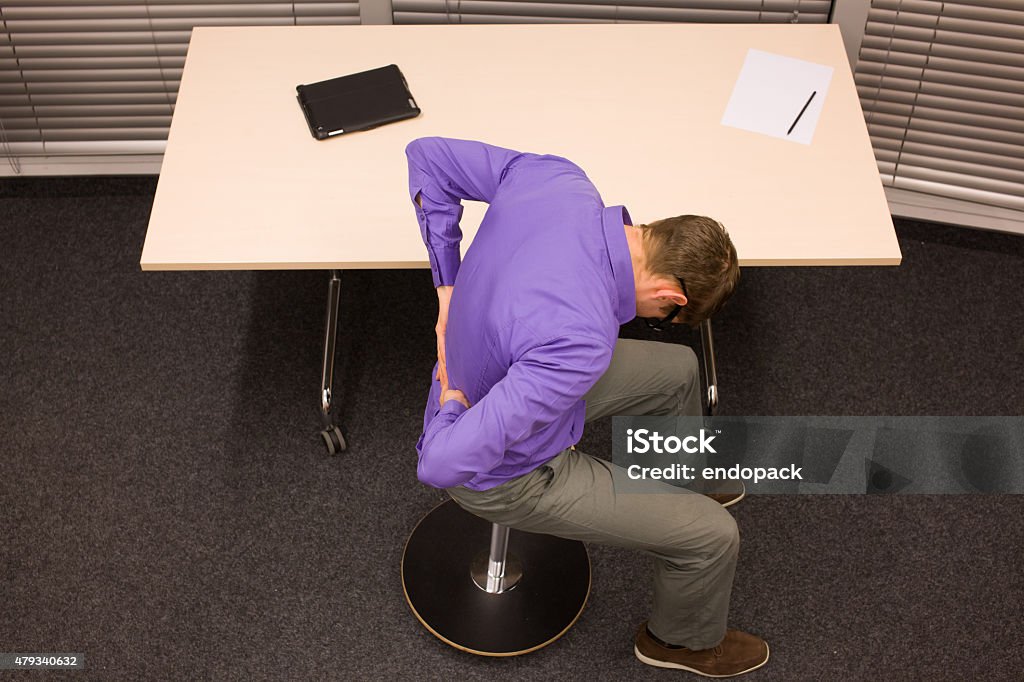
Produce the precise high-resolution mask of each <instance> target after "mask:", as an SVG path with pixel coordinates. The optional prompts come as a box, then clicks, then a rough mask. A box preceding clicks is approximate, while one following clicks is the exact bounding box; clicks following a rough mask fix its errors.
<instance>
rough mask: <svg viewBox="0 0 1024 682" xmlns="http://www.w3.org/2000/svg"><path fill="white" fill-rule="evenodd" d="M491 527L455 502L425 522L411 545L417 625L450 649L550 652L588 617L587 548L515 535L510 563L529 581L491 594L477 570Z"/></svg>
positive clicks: (406, 565)
mask: <svg viewBox="0 0 1024 682" xmlns="http://www.w3.org/2000/svg"><path fill="white" fill-rule="evenodd" d="M491 529H492V524H491V523H489V522H487V521H485V520H483V519H481V518H479V517H476V516H474V515H472V514H470V513H469V512H467V511H465V510H463V509H462V508H461V507H459V506H458V505H457V504H456V503H455V502H454V501H452V500H449V501H447V502H445V503H443V504H441V505H439V506H437V507H435V508H434V509H433V510H432V511H431V512H429V513H428V514H427V515H426V516H424V517H423V519H422V520H420V522H419V524H417V526H416V528H415V529H413V532H412V535H411V536H410V537H409V541H408V542H407V543H406V545H405V552H404V554H403V556H402V585H403V588H404V590H405V598H406V600H407V601H408V602H409V606H410V607H411V608H412V612H413V614H414V615H415V616H416V618H417V619H419V621H420V622H421V623H423V625H424V626H425V627H426V628H427V630H429V631H430V632H431V633H433V634H434V635H435V636H436V637H438V638H439V639H440V640H441V641H443V642H445V643H446V644H450V645H451V646H453V647H455V648H457V649H461V650H463V651H468V652H470V653H474V654H479V655H482V656H517V655H519V654H525V653H529V652H531V651H535V650H537V649H540V648H542V647H545V646H547V645H548V644H551V643H552V642H554V641H555V640H556V639H558V638H559V637H561V636H562V635H563V634H565V633H566V631H568V629H569V628H570V627H572V625H573V624H574V623H575V622H576V620H577V619H578V618H579V617H580V614H581V613H582V612H583V607H584V605H585V604H586V602H587V596H588V595H589V594H590V557H589V556H588V555H587V550H586V547H584V545H583V543H582V542H577V541H575V540H564V539H562V538H557V537H554V536H551V535H541V534H537V533H524V532H520V531H513V532H512V533H511V535H510V539H509V544H508V555H509V559H510V563H516V564H517V566H520V567H521V568H522V578H521V579H520V580H519V582H518V583H516V584H515V586H514V587H513V588H512V589H510V590H508V591H507V592H501V593H498V594H490V593H488V592H486V591H484V590H483V589H481V588H480V587H478V586H477V584H476V583H475V582H474V581H473V578H472V575H471V573H470V566H471V565H472V564H473V561H474V559H477V560H478V561H479V558H480V557H479V555H480V554H481V552H483V553H484V555H485V556H484V558H486V554H487V550H488V539H489V537H490V535H491Z"/></svg>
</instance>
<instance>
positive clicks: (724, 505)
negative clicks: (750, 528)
mask: <svg viewBox="0 0 1024 682" xmlns="http://www.w3.org/2000/svg"><path fill="white" fill-rule="evenodd" d="M746 496H747V486H743V492H741V493H740V496H739V497H737V498H736V499H735V500H729V501H728V502H726V503H725V504H723V505H722V508H723V509H728V508H729V507H731V506H733V505H734V504H736V503H737V502H739V501H740V500H742V499H743V498H744V497H746Z"/></svg>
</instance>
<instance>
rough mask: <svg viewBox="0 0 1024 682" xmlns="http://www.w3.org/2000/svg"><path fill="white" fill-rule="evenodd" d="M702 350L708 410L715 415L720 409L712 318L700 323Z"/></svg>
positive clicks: (709, 413) (711, 414)
mask: <svg viewBox="0 0 1024 682" xmlns="http://www.w3.org/2000/svg"><path fill="white" fill-rule="evenodd" d="M700 350H701V355H702V356H703V357H704V377H705V378H706V379H707V382H708V390H707V394H706V396H705V397H706V398H707V411H708V416H709V417H713V416H715V413H716V412H717V411H718V372H717V370H716V369H715V339H714V337H713V336H712V335H711V320H704V321H703V322H701V323H700Z"/></svg>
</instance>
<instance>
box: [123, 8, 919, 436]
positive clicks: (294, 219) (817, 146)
mask: <svg viewBox="0 0 1024 682" xmlns="http://www.w3.org/2000/svg"><path fill="white" fill-rule="evenodd" d="M749 48H757V49H760V50H764V51H768V52H773V53H777V54H782V55H787V56H791V57H797V58H801V59H805V60H808V61H812V62H817V63H820V64H826V65H831V66H833V67H834V75H833V78H832V83H831V87H830V89H829V90H828V93H827V96H826V97H825V98H824V100H823V102H821V106H822V107H823V110H822V113H821V118H820V122H819V124H818V127H817V130H816V133H815V136H814V140H813V143H812V144H810V145H803V144H797V143H794V142H790V141H786V140H781V139H776V138H772V137H767V136H763V135H759V134H755V133H751V132H748V131H744V130H739V129H736V128H730V127H725V126H723V125H721V124H720V121H721V118H722V113H723V111H724V109H725V106H726V103H727V102H728V100H729V97H730V94H731V92H732V88H733V85H734V83H735V81H736V78H737V75H738V74H739V71H740V67H741V65H742V63H743V60H744V58H745V55H746V53H747V50H748V49H749ZM390 63H395V64H398V65H399V66H400V68H401V69H402V71H403V72H404V74H405V76H406V78H407V80H408V82H409V87H410V89H411V91H412V93H413V95H414V97H415V98H416V101H417V103H418V104H419V106H420V107H421V108H422V110H423V114H422V115H421V116H420V117H418V118H416V119H412V120H408V121H404V122H401V123H398V124H394V125H389V126H384V127H381V128H378V129H376V130H373V131H369V132H364V133H357V134H354V135H350V136H340V137H336V138H332V139H329V140H327V141H323V142H318V141H316V140H314V139H313V138H312V136H311V135H310V134H309V131H308V129H307V126H306V124H305V121H304V120H303V117H302V113H301V111H300V109H299V106H298V104H297V102H296V100H295V86H296V85H297V84H299V83H310V82H314V81H318V80H323V79H326V78H331V77H334V76H338V75H342V74H346V73H353V72H357V71H362V70H366V69H370V68H374V67H377V66H382V65H385V64H390ZM427 135H442V136H448V137H460V138H467V139H477V140H482V141H485V142H489V143H491V144H496V145H500V146H504V147H510V148H513V149H518V150H521V151H533V152H539V153H551V154H558V155H561V156H565V157H567V158H570V159H572V160H573V161H575V162H576V163H578V164H579V165H580V166H581V167H583V168H584V169H586V171H587V173H588V175H589V176H590V177H591V179H592V180H593V181H594V183H595V184H596V185H597V187H598V189H599V190H600V191H601V193H602V196H603V197H604V199H605V202H606V203H607V204H609V205H613V204H625V205H626V206H627V207H628V208H629V211H630V213H631V215H632V216H633V218H634V219H635V220H637V221H640V222H650V221H652V220H656V219H658V218H663V217H668V216H671V215H678V214H682V213H701V214H706V215H710V216H712V217H715V218H717V219H718V220H720V221H721V222H723V223H724V224H725V225H726V227H727V228H728V229H729V232H730V234H731V235H732V238H733V241H734V242H735V244H736V248H737V251H738V253H739V256H740V261H741V264H742V265H745V266H751V265H895V264H898V263H899V261H900V251H899V247H898V245H897V242H896V236H895V233H894V231H893V226H892V220H891V218H890V215H889V211H888V207H887V205H886V201H885V196H884V194H883V190H882V185H881V182H880V180H879V177H878V171H877V167H876V165H875V159H874V156H873V153H872V149H871V144H870V142H869V139H868V134H867V129H866V126H865V123H864V119H863V115H862V113H861V109H860V104H859V100H858V98H857V93H856V90H855V88H854V83H853V78H852V76H851V74H850V71H849V67H848V63H847V61H846V53H845V51H844V48H843V44H842V40H841V37H840V34H839V29H838V27H836V26H832V25H808V26H802V25H771V26H764V25H704V24H702V25H694V24H690V25H686V24H628V25H627V24H620V25H607V24H604V25H512V26H509V25H490V26H483V25H474V26H468V25H467V26H337V27H320V26H309V27H256V28H251V27H246V28H197V29H195V30H194V31H193V34H192V41H191V44H190V46H189V51H188V58H187V60H186V63H185V70H184V75H183V77H182V82H181V89H180V92H179V95H178V100H177V105H176V107H175V111H174V117H173V121H172V124H171V129H170V134H169V138H168V143H167V150H166V153H165V155H164V161H163V167H162V170H161V173H160V180H159V184H158V186H157V191H156V197H155V200H154V203H153V211H152V214H151V217H150V224H149V231H148V233H147V235H146V243H145V247H144V248H143V252H142V261H141V264H142V268H143V269H144V270H213V269H225V270H227V269H324V270H331V271H334V272H333V273H332V279H331V285H330V288H329V292H330V296H331V297H333V298H329V303H328V329H327V330H326V331H325V362H324V375H323V381H322V382H321V407H322V409H323V411H324V414H325V419H327V420H328V421H329V416H328V413H329V410H330V389H331V379H332V377H331V374H332V373H333V355H334V348H333V341H334V332H333V331H332V325H333V324H335V323H336V317H335V315H336V313H335V312H332V311H335V310H336V307H337V305H336V300H337V298H336V297H337V293H338V286H339V284H338V277H337V271H338V270H342V269H347V268H423V267H427V260H426V252H425V249H424V247H423V244H422V243H421V241H420V236H419V230H418V228H417V225H416V220H415V217H414V213H413V209H412V205H411V203H410V200H409V196H408V187H407V171H406V161H405V155H404V148H405V145H406V144H407V143H408V142H409V141H411V140H413V139H415V138H417V137H422V136H427ZM467 204H469V205H467V209H466V217H465V219H464V221H463V227H464V231H465V233H466V241H465V245H467V246H468V244H469V243H470V241H471V240H472V236H473V234H474V232H475V228H476V225H477V224H478V223H479V220H480V217H481V216H482V215H483V207H481V206H479V205H473V204H472V203H471V202H467ZM708 329H709V328H708ZM709 338H710V337H709ZM327 425H328V426H329V423H328V424H327ZM339 435H340V434H339ZM329 446H330V445H329Z"/></svg>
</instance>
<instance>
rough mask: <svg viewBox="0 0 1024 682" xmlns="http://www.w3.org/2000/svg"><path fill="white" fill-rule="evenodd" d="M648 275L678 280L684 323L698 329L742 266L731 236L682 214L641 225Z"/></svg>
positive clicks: (709, 222)
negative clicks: (683, 299) (682, 285)
mask: <svg viewBox="0 0 1024 682" xmlns="http://www.w3.org/2000/svg"><path fill="white" fill-rule="evenodd" d="M638 227H639V228H640V230H641V235H643V240H644V254H645V259H646V263H645V264H644V265H645V267H646V269H647V271H648V272H649V273H651V274H652V275H659V276H662V277H669V278H673V277H681V278H682V279H683V281H684V282H686V293H687V294H688V297H687V298H688V302H687V304H686V305H685V306H684V307H683V309H682V311H680V317H681V319H682V321H683V322H685V323H687V324H689V325H692V326H696V325H698V324H700V323H701V322H702V321H703V320H706V319H708V318H709V317H711V316H712V315H714V314H715V313H717V312H718V311H719V310H720V309H721V308H722V306H723V305H725V302H726V301H727V300H728V299H729V297H730V296H731V295H732V292H733V291H734V290H735V289H736V285H737V284H738V283H739V280H740V266H739V261H738V259H737V258H736V247H734V246H733V245H732V240H731V239H729V233H728V232H726V230H725V227H723V226H722V224H721V223H719V222H718V221H717V220H712V219H711V218H708V217H706V216H699V215H681V216H676V217H675V218H665V219H664V220H658V221H656V222H653V223H651V224H650V225H639V226H638Z"/></svg>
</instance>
